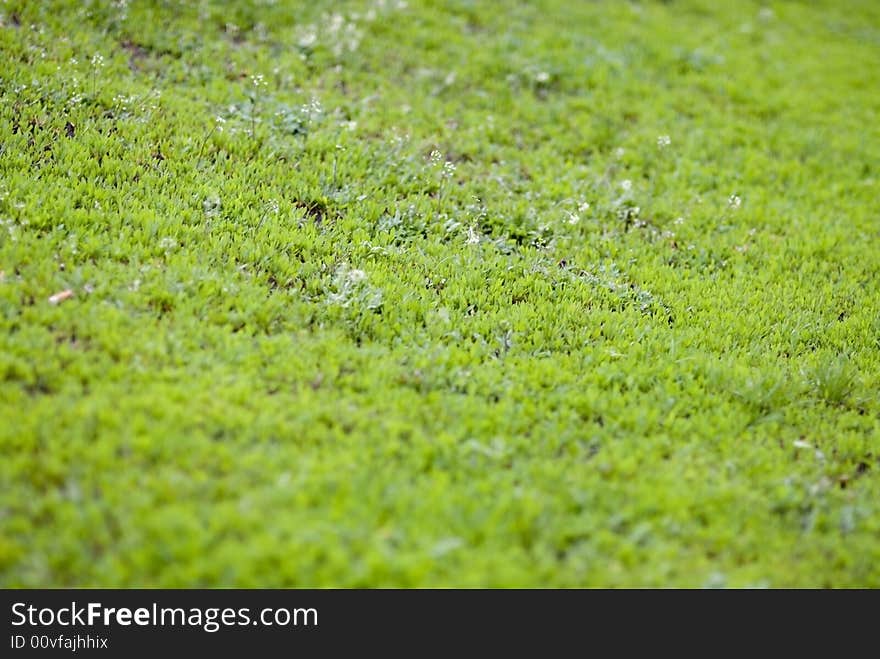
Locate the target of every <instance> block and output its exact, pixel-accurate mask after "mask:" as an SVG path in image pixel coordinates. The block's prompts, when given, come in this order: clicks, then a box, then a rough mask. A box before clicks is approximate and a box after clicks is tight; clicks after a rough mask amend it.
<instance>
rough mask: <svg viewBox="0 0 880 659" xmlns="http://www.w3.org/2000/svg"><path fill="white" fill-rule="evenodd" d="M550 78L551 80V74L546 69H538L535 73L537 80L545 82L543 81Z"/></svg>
mask: <svg viewBox="0 0 880 659" xmlns="http://www.w3.org/2000/svg"><path fill="white" fill-rule="evenodd" d="M548 80H550V74H549V73H547V72H546V71H538V72H537V73H536V74H535V82H540V83H542V84H543V83H545V82H547V81H548Z"/></svg>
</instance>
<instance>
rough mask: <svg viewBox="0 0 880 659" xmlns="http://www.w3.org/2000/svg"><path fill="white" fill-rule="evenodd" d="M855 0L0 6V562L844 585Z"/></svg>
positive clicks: (865, 55) (123, 573) (871, 166)
mask: <svg viewBox="0 0 880 659" xmlns="http://www.w3.org/2000/svg"><path fill="white" fill-rule="evenodd" d="M878 118H880V3H877V2H876V0H863V1H858V0H847V1H837V0H823V1H820V2H797V1H789V2H772V3H771V2H768V3H767V4H766V5H764V4H762V3H753V2H715V1H713V0H702V1H698V0H682V1H668V2H648V1H645V2H623V1H618V2H610V1H609V2H572V1H571V0H543V1H534V2H513V1H512V0H504V1H498V2H488V1H487V2H476V1H468V0H454V1H445V2H430V1H428V0H407V2H401V1H398V0H352V1H348V2H330V1H321V2H315V1H311V0H310V1H308V2H306V1H302V2H290V1H286V0H262V1H259V2H257V1H254V2H221V1H219V0H202V1H200V2H184V1H182V0H181V1H176V0H164V1H161V0H152V1H146V0H145V1H131V2H124V1H117V2H110V1H107V2H97V1H91V2H80V1H74V0H69V1H66V2H65V1H53V2H49V1H45V2H33V1H27V0H6V1H5V2H3V3H2V4H0V456H2V459H0V585H2V586H5V587H64V586H110V587H115V586H120V587H130V586H131V587H133V586H166V587H213V586H241V587H280V586H295V587H299V586H302V587H324V586H339V587H364V586H366V587H384V586H400V587H413V586H421V587H436V586H443V587H445V586H464V587H471V586H488V587H508V586H523V587H536V586H546V587H561V586H565V587H568V586H602V587H619V586H649V587H659V586H675V587H679V586H680V587H704V586H708V587H725V586H726V587H771V588H777V587H853V586H863V587H880V394H878V391H880V178H878V177H880V120H878Z"/></svg>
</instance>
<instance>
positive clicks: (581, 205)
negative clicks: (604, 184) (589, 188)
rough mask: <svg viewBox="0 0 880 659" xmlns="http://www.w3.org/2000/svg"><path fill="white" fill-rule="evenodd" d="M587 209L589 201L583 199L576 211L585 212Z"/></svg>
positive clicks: (588, 208)
mask: <svg viewBox="0 0 880 659" xmlns="http://www.w3.org/2000/svg"><path fill="white" fill-rule="evenodd" d="M588 210H590V202H589V201H585V202H583V203H581V204H579V205H578V213H586V212H587V211H588Z"/></svg>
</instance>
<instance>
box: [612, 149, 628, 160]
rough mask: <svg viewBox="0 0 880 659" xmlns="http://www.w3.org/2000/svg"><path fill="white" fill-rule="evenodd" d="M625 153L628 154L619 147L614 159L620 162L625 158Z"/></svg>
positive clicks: (615, 151)
mask: <svg viewBox="0 0 880 659" xmlns="http://www.w3.org/2000/svg"><path fill="white" fill-rule="evenodd" d="M624 153H626V151H624V149H623V147H622V146H619V147H617V148H616V149H614V157H615V158H617V159H618V160H620V159H621V158H623V154H624Z"/></svg>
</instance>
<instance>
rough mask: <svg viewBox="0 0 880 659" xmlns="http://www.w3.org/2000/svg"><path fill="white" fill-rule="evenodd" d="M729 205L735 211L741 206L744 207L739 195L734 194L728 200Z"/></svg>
mask: <svg viewBox="0 0 880 659" xmlns="http://www.w3.org/2000/svg"><path fill="white" fill-rule="evenodd" d="M727 205H728V206H730V207H731V208H732V209H733V210H736V209H737V208H739V207H740V206H742V198H741V197H740V196H739V195H738V194H732V195H730V197H729V198H728V199H727Z"/></svg>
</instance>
